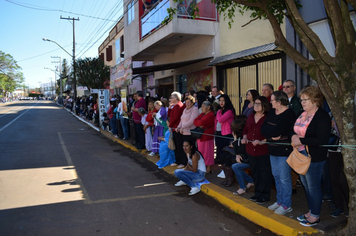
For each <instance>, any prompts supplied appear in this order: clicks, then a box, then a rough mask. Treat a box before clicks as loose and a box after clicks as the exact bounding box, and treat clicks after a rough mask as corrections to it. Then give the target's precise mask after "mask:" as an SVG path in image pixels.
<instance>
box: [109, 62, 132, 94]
mask: <svg viewBox="0 0 356 236" xmlns="http://www.w3.org/2000/svg"><path fill="white" fill-rule="evenodd" d="M131 78H132V58H131V57H130V58H127V59H125V60H124V61H122V62H120V63H119V64H117V65H116V66H114V67H111V69H110V89H115V88H120V87H121V86H123V85H124V84H127V81H130V80H131Z"/></svg>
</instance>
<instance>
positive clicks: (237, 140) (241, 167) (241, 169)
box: [231, 115, 253, 195]
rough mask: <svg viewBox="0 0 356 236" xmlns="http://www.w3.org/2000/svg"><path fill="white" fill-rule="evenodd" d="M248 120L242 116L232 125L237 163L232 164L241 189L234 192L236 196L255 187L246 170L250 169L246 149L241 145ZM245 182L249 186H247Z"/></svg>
mask: <svg viewBox="0 0 356 236" xmlns="http://www.w3.org/2000/svg"><path fill="white" fill-rule="evenodd" d="M246 120H247V117H246V116H244V115H241V116H237V117H236V119H235V120H234V121H233V122H232V123H231V130H232V135H233V136H234V142H233V143H232V146H233V147H234V152H235V154H236V155H235V156H234V159H235V160H236V163H234V164H232V166H231V169H232V170H233V171H234V172H235V175H236V179H237V182H238V184H239V189H238V190H237V191H236V192H233V194H234V195H241V194H244V193H246V190H247V189H249V188H250V187H251V186H253V179H252V177H251V176H249V175H248V174H247V173H246V172H245V169H247V168H250V165H249V164H248V159H247V153H246V147H245V145H242V144H241V139H242V132H243V130H244V127H245V124H246ZM235 160H234V162H235ZM245 181H246V183H247V185H246V184H245Z"/></svg>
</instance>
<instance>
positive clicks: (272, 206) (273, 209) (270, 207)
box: [268, 202, 281, 211]
mask: <svg viewBox="0 0 356 236" xmlns="http://www.w3.org/2000/svg"><path fill="white" fill-rule="evenodd" d="M280 206H281V204H278V203H277V202H275V203H273V205H270V206H269V207H268V209H270V210H271V211H275V210H277V208H278V207H280Z"/></svg>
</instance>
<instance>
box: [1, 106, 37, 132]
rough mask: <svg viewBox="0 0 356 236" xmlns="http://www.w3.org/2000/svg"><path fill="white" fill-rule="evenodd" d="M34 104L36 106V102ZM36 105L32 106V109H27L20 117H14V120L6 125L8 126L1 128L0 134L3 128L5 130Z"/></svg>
mask: <svg viewBox="0 0 356 236" xmlns="http://www.w3.org/2000/svg"><path fill="white" fill-rule="evenodd" d="M36 104H37V102H36ZM36 104H35V105H33V106H32V107H30V108H29V109H27V110H26V111H24V112H23V113H22V114H21V115H19V116H18V117H16V118H15V119H13V120H12V121H11V122H10V123H8V124H7V125H5V126H4V127H2V128H1V129H0V132H1V131H3V130H4V129H5V128H7V127H8V126H9V125H11V124H12V123H14V122H15V121H16V120H17V119H18V118H20V117H21V116H23V115H24V114H25V113H26V112H28V111H29V110H31V109H32V108H33V107H34V106H36Z"/></svg>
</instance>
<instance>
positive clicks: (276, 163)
mask: <svg viewBox="0 0 356 236" xmlns="http://www.w3.org/2000/svg"><path fill="white" fill-rule="evenodd" d="M271 104H272V109H271V110H270V112H269V113H268V115H267V117H266V120H265V122H264V123H263V125H262V127H261V133H262V135H263V136H265V137H266V139H267V142H269V144H268V151H269V154H270V160H271V167H272V174H273V176H274V180H275V183H276V191H277V202H275V203H274V204H273V205H271V206H269V207H268V209H270V210H272V211H274V213H276V214H278V215H285V214H286V213H288V212H291V211H292V210H293V209H292V207H291V206H292V176H291V168H290V166H289V165H288V163H287V162H286V160H287V159H288V156H289V155H290V153H291V152H292V151H293V149H292V146H291V145H290V143H291V135H292V133H293V124H294V121H295V113H294V111H293V110H292V109H290V108H288V105H289V101H288V96H287V94H286V93H285V92H282V91H275V92H273V94H272V96H271ZM274 143H278V144H274ZM280 143H282V144H280Z"/></svg>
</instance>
